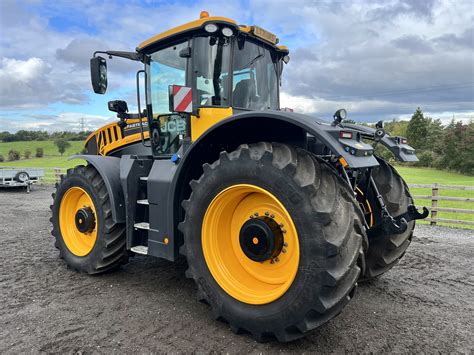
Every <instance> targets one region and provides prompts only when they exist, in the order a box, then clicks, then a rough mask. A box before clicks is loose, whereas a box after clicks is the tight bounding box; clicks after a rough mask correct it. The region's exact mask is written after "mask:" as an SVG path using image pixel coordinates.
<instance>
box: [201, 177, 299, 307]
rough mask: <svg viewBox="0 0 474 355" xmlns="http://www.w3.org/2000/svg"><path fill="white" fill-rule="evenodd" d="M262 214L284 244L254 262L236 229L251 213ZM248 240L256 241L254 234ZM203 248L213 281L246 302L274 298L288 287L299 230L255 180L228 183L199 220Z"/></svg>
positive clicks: (295, 265) (296, 255)
mask: <svg viewBox="0 0 474 355" xmlns="http://www.w3.org/2000/svg"><path fill="white" fill-rule="evenodd" d="M263 216H266V217H268V218H271V219H272V220H273V221H275V222H276V223H277V224H278V226H279V227H280V228H281V233H282V235H283V239H284V244H283V249H281V251H280V253H279V254H278V255H277V256H276V257H272V258H271V259H269V260H265V261H254V260H252V259H250V258H249V257H248V256H247V255H246V254H245V253H244V251H243V250H242V247H241V244H240V239H239V236H240V230H241V228H242V226H243V225H244V223H246V222H247V221H249V220H250V219H251V218H261V217H263ZM272 223H273V222H272ZM251 241H252V243H253V244H258V242H259V241H258V239H257V238H252V239H251ZM202 248H203V253H204V258H205V260H206V264H207V266H208V268H209V271H210V272H211V274H212V276H213V277H214V279H215V280H216V282H217V283H218V284H219V285H220V286H221V287H222V289H224V291H225V292H227V293H228V294H229V295H230V296H232V297H234V298H235V299H237V300H239V301H241V302H244V303H248V304H266V303H270V302H273V301H275V300H276V299H278V298H279V297H281V296H282V295H283V294H284V293H285V292H286V291H287V290H288V289H289V287H290V286H291V284H292V283H293V280H294V279H295V276H296V273H297V271H298V264H299V258H300V249H299V242H298V234H297V232H296V228H295V225H294V223H293V221H292V219H291V217H290V214H289V213H288V211H287V210H286V209H285V207H284V206H283V205H282V204H281V202H280V201H279V200H278V199H277V198H276V197H275V196H274V195H272V194H271V193H270V192H268V191H266V190H264V189H262V188H260V187H257V186H254V185H246V184H240V185H234V186H231V187H229V188H227V189H225V190H223V191H221V192H220V193H219V194H218V195H217V196H216V197H215V198H214V199H213V201H212V202H211V204H210V205H209V207H208V208H207V211H206V214H205V216H204V220H203V224H202Z"/></svg>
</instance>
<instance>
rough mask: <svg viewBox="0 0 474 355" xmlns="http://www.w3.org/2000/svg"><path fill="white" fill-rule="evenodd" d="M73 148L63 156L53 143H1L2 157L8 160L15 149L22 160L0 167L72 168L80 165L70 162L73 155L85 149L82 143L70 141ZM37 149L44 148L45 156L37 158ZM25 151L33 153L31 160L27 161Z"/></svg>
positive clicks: (1, 164) (0, 151)
mask: <svg viewBox="0 0 474 355" xmlns="http://www.w3.org/2000/svg"><path fill="white" fill-rule="evenodd" d="M69 143H71V146H70V147H69V148H68V149H66V152H65V153H64V155H63V156H61V154H59V152H58V148H57V147H56V145H55V144H54V142H53V141H29V142H8V143H0V155H3V157H4V158H5V159H7V158H8V152H9V151H10V150H11V149H13V150H17V151H19V152H20V154H21V159H20V160H16V161H11V162H10V161H5V162H0V166H5V167H24V168H71V167H73V166H75V165H77V164H78V161H77V160H73V161H70V160H68V158H69V157H70V156H71V155H74V154H78V153H80V152H81V150H82V149H83V148H84V142H82V141H70V142H69ZM36 148H43V152H44V156H43V157H42V158H36V157H35V154H36ZM25 150H29V151H30V152H31V158H30V159H25V158H24V153H25Z"/></svg>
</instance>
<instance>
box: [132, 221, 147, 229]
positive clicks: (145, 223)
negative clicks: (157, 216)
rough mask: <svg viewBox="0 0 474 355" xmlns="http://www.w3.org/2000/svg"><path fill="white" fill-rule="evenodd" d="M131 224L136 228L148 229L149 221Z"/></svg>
mask: <svg viewBox="0 0 474 355" xmlns="http://www.w3.org/2000/svg"><path fill="white" fill-rule="evenodd" d="M133 226H134V227H135V228H137V229H145V230H148V229H150V223H148V222H140V223H135V224H134V225H133Z"/></svg>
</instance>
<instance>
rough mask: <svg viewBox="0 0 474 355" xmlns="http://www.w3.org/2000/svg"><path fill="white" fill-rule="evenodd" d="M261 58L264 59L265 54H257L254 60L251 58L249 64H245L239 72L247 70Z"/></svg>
mask: <svg viewBox="0 0 474 355" xmlns="http://www.w3.org/2000/svg"><path fill="white" fill-rule="evenodd" d="M263 57H265V52H263V53H259V54H258V55H257V56H256V57H255V58H253V59H252V60H251V61H250V62H248V64H246V65H245V66H243V67H242V68H241V69H240V70H243V69H247V68H248V67H250V66H251V65H252V64H254V63H255V62H256V61H257V60H259V59H260V58H263Z"/></svg>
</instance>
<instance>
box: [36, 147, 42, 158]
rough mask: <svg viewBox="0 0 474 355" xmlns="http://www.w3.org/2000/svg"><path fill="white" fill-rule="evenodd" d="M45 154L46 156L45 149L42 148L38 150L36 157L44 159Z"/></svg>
mask: <svg viewBox="0 0 474 355" xmlns="http://www.w3.org/2000/svg"><path fill="white" fill-rule="evenodd" d="M43 154H44V151H43V148H41V147H38V148H36V157H37V158H42V157H43Z"/></svg>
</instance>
